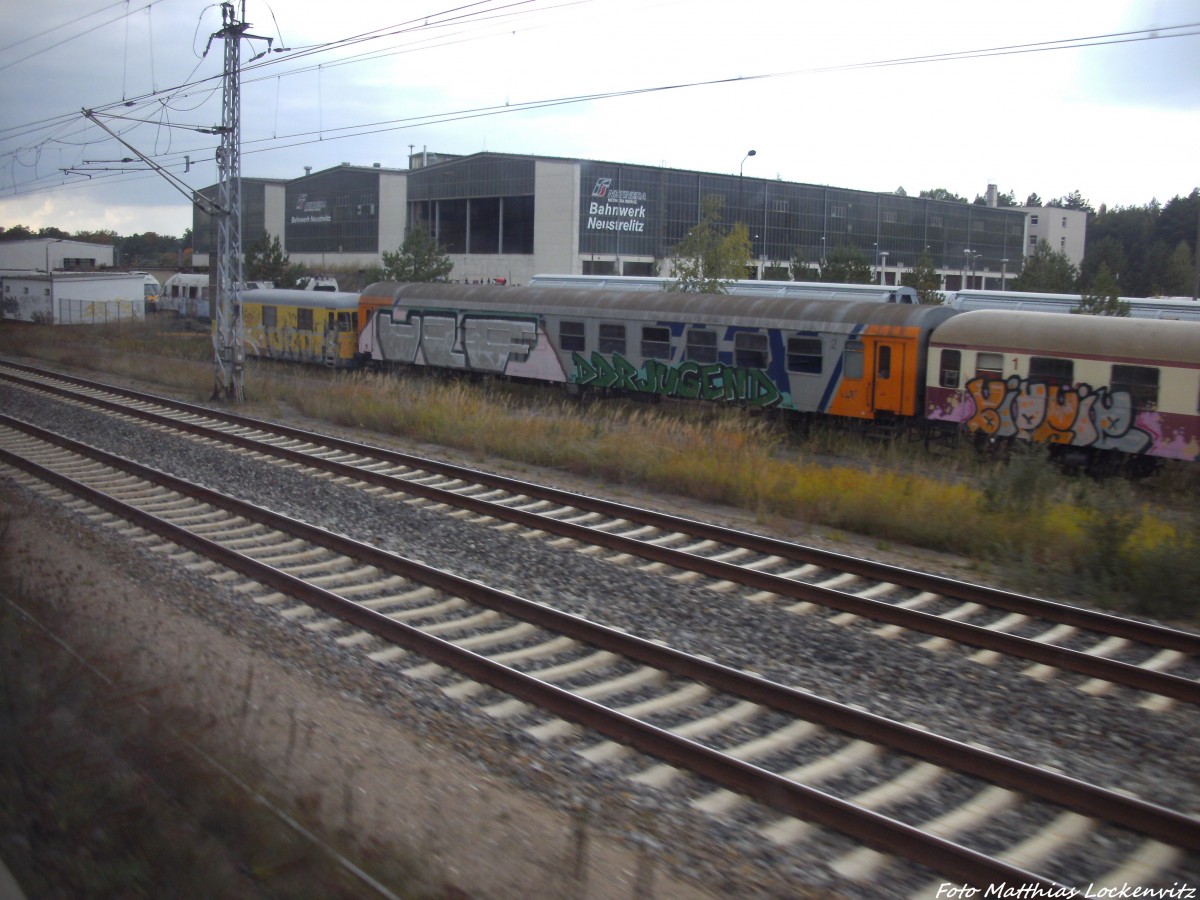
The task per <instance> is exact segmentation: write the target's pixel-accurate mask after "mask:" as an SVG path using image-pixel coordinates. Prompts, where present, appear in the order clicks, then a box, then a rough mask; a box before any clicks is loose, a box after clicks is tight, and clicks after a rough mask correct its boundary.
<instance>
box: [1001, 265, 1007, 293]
mask: <svg viewBox="0 0 1200 900" xmlns="http://www.w3.org/2000/svg"><path fill="white" fill-rule="evenodd" d="M1007 276H1008V258H1007V257H1005V258H1004V259H1002V260H1000V290H1002V291H1003V290H1006V288H1005V287H1004V280H1005V278H1006V277H1007Z"/></svg>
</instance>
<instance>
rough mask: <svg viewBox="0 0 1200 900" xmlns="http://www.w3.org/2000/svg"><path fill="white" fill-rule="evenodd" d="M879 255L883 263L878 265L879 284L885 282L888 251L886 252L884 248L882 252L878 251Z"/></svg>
mask: <svg viewBox="0 0 1200 900" xmlns="http://www.w3.org/2000/svg"><path fill="white" fill-rule="evenodd" d="M879 255H880V257H882V258H883V265H881V266H880V267H879V283H880V284H887V278H886V273H887V258H888V252H887V251H886V250H884V251H883V252H882V253H880V254H879Z"/></svg>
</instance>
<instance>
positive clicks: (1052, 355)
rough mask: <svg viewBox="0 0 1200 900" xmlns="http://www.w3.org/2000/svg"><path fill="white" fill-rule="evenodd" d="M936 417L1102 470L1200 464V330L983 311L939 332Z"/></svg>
mask: <svg viewBox="0 0 1200 900" xmlns="http://www.w3.org/2000/svg"><path fill="white" fill-rule="evenodd" d="M929 357H930V358H929V365H928V368H927V380H926V401H925V403H926V408H925V415H926V416H927V417H928V418H929V419H930V421H932V422H941V423H949V424H951V425H953V426H955V427H964V428H966V429H968V430H970V431H972V432H974V433H975V434H976V435H978V436H980V437H981V438H986V439H989V440H1006V439H1026V440H1032V441H1037V442H1044V443H1047V444H1050V445H1052V452H1053V453H1054V454H1055V455H1056V456H1058V457H1060V458H1062V459H1063V460H1065V461H1068V462H1071V463H1075V464H1078V465H1081V466H1085V467H1087V468H1089V469H1092V470H1098V469H1102V468H1107V467H1111V466H1112V465H1114V464H1115V463H1116V462H1117V461H1119V460H1121V459H1125V458H1126V457H1125V456H1123V455H1129V454H1132V455H1134V456H1135V457H1137V458H1141V459H1159V458H1169V459H1182V460H1191V461H1195V460H1197V459H1200V323H1197V322H1184V321H1169V322H1168V321H1161V320H1156V319H1124V318H1111V317H1105V316H1080V315H1063V314H1055V313H1041V312H1038V313H1026V312H1017V311H1010V310H991V309H989V310H975V311H972V312H964V313H962V314H960V315H957V316H954V317H953V318H951V319H949V320H947V321H946V322H944V323H942V324H940V325H939V327H938V328H937V329H936V331H935V332H934V334H933V338H932V341H931V343H930V347H929Z"/></svg>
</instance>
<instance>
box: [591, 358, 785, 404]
mask: <svg viewBox="0 0 1200 900" xmlns="http://www.w3.org/2000/svg"><path fill="white" fill-rule="evenodd" d="M571 361H572V362H573V363H574V365H575V371H574V372H573V373H572V376H571V380H572V381H574V382H576V383H577V384H583V385H589V386H593V387H604V388H609V387H612V388H618V389H620V390H624V391H636V392H640V393H651V394H660V395H662V396H664V397H680V398H683V399H685V400H695V399H703V400H724V401H726V402H731V403H746V404H748V405H750V406H759V407H772V406H778V405H779V403H780V402H781V401H782V400H783V394H781V393H780V391H779V389H778V388H777V387H776V386H775V384H774V383H773V382H772V381H771V379H770V378H769V377H768V376H767V373H766V372H764V371H763V370H762V369H745V368H737V367H734V366H727V365H725V364H724V363H710V364H707V365H701V364H700V363H697V362H695V361H693V360H685V361H684V362H681V363H679V364H678V365H675V366H672V365H668V364H666V363H664V362H662V361H661V360H657V359H648V360H646V364H645V366H644V367H643V368H642V369H641V370H639V369H637V368H635V367H634V366H633V364H632V363H630V362H629V360H627V359H625V358H624V357H623V356H621V355H620V354H613V356H612V357H611V358H610V359H606V358H605V357H603V356H601V355H600V354H599V353H593V354H592V358H591V359H590V360H588V359H585V358H584V357H583V356H581V355H580V354H578V353H573V354H572V355H571Z"/></svg>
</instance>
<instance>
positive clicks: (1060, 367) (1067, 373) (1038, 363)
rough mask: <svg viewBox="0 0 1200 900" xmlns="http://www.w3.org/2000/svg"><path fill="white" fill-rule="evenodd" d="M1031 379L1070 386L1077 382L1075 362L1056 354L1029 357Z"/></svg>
mask: <svg viewBox="0 0 1200 900" xmlns="http://www.w3.org/2000/svg"><path fill="white" fill-rule="evenodd" d="M1029 380H1030V381H1040V382H1042V383H1043V384H1062V385H1066V386H1067V387H1070V386H1071V385H1073V384H1074V383H1075V362H1074V361H1073V360H1070V359H1059V358H1058V357H1056V356H1031V357H1029Z"/></svg>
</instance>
